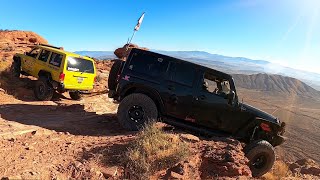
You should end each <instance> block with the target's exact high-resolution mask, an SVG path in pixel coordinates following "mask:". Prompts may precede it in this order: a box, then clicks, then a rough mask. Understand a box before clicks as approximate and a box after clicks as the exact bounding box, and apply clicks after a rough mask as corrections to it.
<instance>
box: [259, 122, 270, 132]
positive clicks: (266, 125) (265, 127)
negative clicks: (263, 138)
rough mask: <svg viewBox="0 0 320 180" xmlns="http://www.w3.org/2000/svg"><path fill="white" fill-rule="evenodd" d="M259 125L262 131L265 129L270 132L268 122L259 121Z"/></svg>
mask: <svg viewBox="0 0 320 180" xmlns="http://www.w3.org/2000/svg"><path fill="white" fill-rule="evenodd" d="M260 127H261V129H262V130H264V131H267V132H270V131H271V129H270V126H269V124H266V123H261V124H260Z"/></svg>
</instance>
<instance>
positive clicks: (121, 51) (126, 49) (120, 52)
mask: <svg viewBox="0 0 320 180" xmlns="http://www.w3.org/2000/svg"><path fill="white" fill-rule="evenodd" d="M132 48H138V49H143V50H148V49H147V48H144V47H139V46H138V45H135V44H125V45H124V46H123V47H121V48H118V49H116V50H115V51H114V55H116V56H117V57H118V58H120V59H126V57H127V56H128V55H129V53H130V50H131V49H132Z"/></svg>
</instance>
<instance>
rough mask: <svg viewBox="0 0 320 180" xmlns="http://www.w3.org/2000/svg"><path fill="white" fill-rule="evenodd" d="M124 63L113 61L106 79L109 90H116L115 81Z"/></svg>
mask: <svg viewBox="0 0 320 180" xmlns="http://www.w3.org/2000/svg"><path fill="white" fill-rule="evenodd" d="M123 64H124V62H123V61H121V60H119V59H118V60H115V61H114V63H113V65H112V67H111V69H110V72H109V77H108V89H109V90H113V91H114V90H116V87H117V80H118V74H119V71H120V70H121V68H122V66H123Z"/></svg>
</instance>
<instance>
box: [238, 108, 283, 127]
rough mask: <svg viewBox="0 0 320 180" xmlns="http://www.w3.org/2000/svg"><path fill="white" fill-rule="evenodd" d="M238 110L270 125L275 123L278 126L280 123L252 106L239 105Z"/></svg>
mask: <svg viewBox="0 0 320 180" xmlns="http://www.w3.org/2000/svg"><path fill="white" fill-rule="evenodd" d="M240 108H241V110H242V111H246V112H249V113H251V114H253V115H255V116H256V117H259V118H262V119H264V120H266V121H269V122H272V123H275V124H279V125H280V121H279V120H278V119H277V118H276V117H274V116H272V115H271V114H268V113H266V112H264V111H262V110H260V109H258V108H255V107H253V106H250V105H248V104H245V103H240Z"/></svg>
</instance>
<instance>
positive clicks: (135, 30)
mask: <svg viewBox="0 0 320 180" xmlns="http://www.w3.org/2000/svg"><path fill="white" fill-rule="evenodd" d="M144 14H145V13H144V12H143V13H142V15H141V16H140V18H139V19H138V23H137V25H136V26H135V27H134V29H133V34H132V36H131V38H130V40H129V39H128V42H127V47H126V51H128V49H129V45H130V43H131V41H132V39H133V37H134V35H135V34H136V32H137V31H138V30H139V29H140V26H141V23H142V21H143V18H144Z"/></svg>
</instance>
